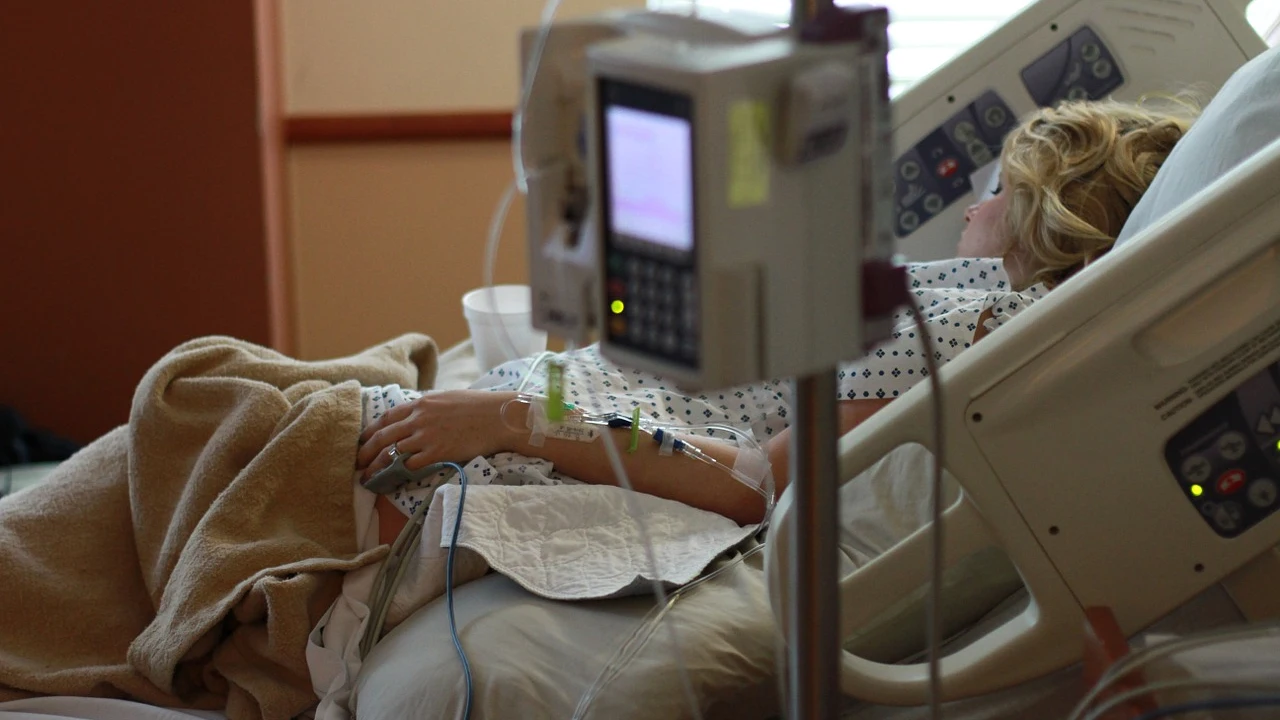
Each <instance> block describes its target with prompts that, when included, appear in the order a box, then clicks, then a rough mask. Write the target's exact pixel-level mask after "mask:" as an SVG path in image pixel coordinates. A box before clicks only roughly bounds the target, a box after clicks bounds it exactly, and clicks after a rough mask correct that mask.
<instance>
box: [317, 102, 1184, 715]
mask: <svg viewBox="0 0 1280 720" xmlns="http://www.w3.org/2000/svg"><path fill="white" fill-rule="evenodd" d="M1193 114H1194V113H1193V112H1192V111H1190V109H1189V108H1187V107H1184V106H1180V105H1177V104H1174V105H1172V106H1170V108H1168V109H1165V110H1163V111H1161V110H1154V109H1149V108H1144V107H1139V106H1134V105H1124V104H1118V103H1068V104H1064V105H1062V106H1059V107H1058V108H1055V109H1047V110H1042V111H1039V112H1037V113H1036V114H1035V115H1033V116H1032V117H1030V118H1028V120H1027V121H1026V122H1024V123H1023V124H1022V125H1021V126H1020V127H1019V128H1017V129H1016V130H1015V131H1014V132H1013V133H1011V134H1010V136H1009V137H1008V139H1007V140H1006V143H1005V147H1004V150H1003V153H1002V173H1001V186H1000V187H999V188H998V189H997V191H996V192H995V194H994V196H993V197H991V198H990V199H987V200H984V201H983V202H980V203H978V204H976V205H974V206H973V207H971V208H969V209H968V211H967V213H966V220H967V227H966V229H965V231H964V233H963V235H962V237H961V240H960V243H959V247H958V255H959V258H958V259H955V260H948V261H942V262H933V263H922V264H914V265H911V266H909V268H908V270H909V273H910V278H911V285H912V289H913V292H914V297H915V301H916V303H917V304H918V306H919V308H920V310H921V312H922V314H923V315H924V316H925V317H926V318H927V323H928V327H929V332H930V333H931V335H932V336H933V337H932V340H933V345H934V351H935V353H936V355H937V359H938V361H939V362H946V361H948V360H950V359H952V358H954V357H956V356H957V355H958V354H959V353H960V352H961V351H963V350H964V349H965V348H967V347H969V346H970V345H972V344H973V343H974V342H977V341H978V340H979V339H981V337H983V336H984V335H985V334H986V333H988V332H991V331H993V330H995V329H996V328H998V327H1000V326H1001V325H1002V324H1003V323H1005V322H1006V321H1008V320H1009V319H1010V318H1012V317H1013V316H1015V315H1017V314H1018V313H1019V312H1021V311H1022V310H1023V309H1025V308H1026V307H1027V306H1028V305H1030V304H1031V303H1033V302H1034V301H1035V300H1036V299H1038V298H1040V297H1042V296H1043V294H1044V293H1046V292H1048V291H1049V290H1050V289H1052V288H1053V287H1056V286H1057V285H1059V284H1061V283H1062V282H1064V281H1066V280H1067V279H1068V278H1070V277H1071V276H1072V275H1073V274H1074V273H1076V272H1077V271H1079V270H1080V269H1081V268H1083V267H1084V266H1086V265H1087V264H1089V263H1090V262H1092V261H1094V260H1096V259H1097V258H1099V257H1101V256H1102V255H1103V254H1105V253H1106V252H1107V251H1108V250H1109V249H1110V248H1111V245H1112V243H1114V241H1115V237H1116V235H1117V234H1118V233H1119V232H1120V229H1121V228H1122V227H1123V225H1124V223H1125V220H1126V219H1127V218H1128V215H1129V211H1130V210H1131V209H1132V208H1133V206H1134V205H1136V204H1137V202H1138V200H1139V199H1140V198H1141V197H1142V194H1143V192H1144V191H1145V189H1146V188H1147V186H1148V185H1149V184H1150V183H1151V181H1152V180H1153V179H1154V177H1155V175H1156V172H1157V171H1158V170H1159V168H1160V166H1161V164H1162V163H1163V161H1164V158H1166V157H1167V156H1168V154H1169V152H1170V151H1171V150H1172V149H1173V147H1174V145H1175V144H1176V143H1177V142H1178V141H1179V140H1180V139H1181V137H1182V135H1183V134H1184V133H1185V132H1186V130H1187V129H1188V127H1189V125H1190V122H1191V118H1192V116H1193ZM895 322H896V325H897V328H896V330H895V332H894V334H893V339H892V340H890V341H889V342H886V343H884V344H883V345H882V346H880V347H879V348H877V349H876V350H874V351H873V352H872V354H871V355H870V356H869V357H867V358H865V359H863V360H859V361H858V362H856V363H853V364H851V365H848V366H845V367H843V368H841V369H840V371H839V373H838V378H839V382H838V389H837V392H838V398H839V400H840V418H841V430H842V431H843V432H847V431H848V430H850V429H851V428H853V427H854V426H856V425H857V424H858V423H860V422H862V421H863V420H865V419H866V418H868V417H870V416H871V415H872V414H874V413H875V412H877V411H878V410H879V409H881V408H883V407H884V406H885V405H886V404H888V403H889V402H891V401H892V400H893V398H895V397H898V396H899V395H901V394H903V393H905V392H906V391H907V390H909V389H910V388H911V387H912V386H913V385H915V384H916V383H917V382H919V381H920V380H921V379H922V378H924V377H926V376H927V372H928V371H927V369H926V365H925V362H924V361H923V359H922V358H921V356H920V344H919V340H918V339H917V338H916V330H915V327H914V326H913V325H912V324H911V316H910V314H908V313H906V312H903V313H901V314H899V315H898V316H897V318H896V320H895ZM536 359H537V358H527V359H523V360H517V361H513V362H510V363H507V364H505V365H502V366H500V367H498V368H496V369H494V370H493V371H491V372H490V373H488V374H487V375H486V376H485V377H483V378H481V380H480V381H479V382H477V383H475V384H474V385H473V386H472V389H470V390H464V391H451V392H438V393H421V392H416V391H409V390H404V389H402V388H399V387H395V386H391V387H377V388H366V389H365V390H364V395H363V398H364V418H365V427H364V430H363V432H362V433H361V447H360V451H359V455H358V462H359V465H360V467H361V469H362V471H363V477H364V478H365V479H366V480H368V479H369V478H371V477H373V476H375V475H377V473H378V472H379V471H381V470H383V469H384V468H387V467H388V466H390V465H391V464H392V463H393V462H394V461H395V459H396V458H397V457H399V458H400V459H401V461H402V462H403V463H404V466H405V467H406V468H407V469H409V470H411V471H412V470H418V469H421V468H426V467H428V466H430V465H432V464H434V463H437V462H442V461H450V460H452V461H460V460H466V459H467V458H472V460H471V461H470V464H469V466H468V474H469V475H473V476H482V477H484V478H485V482H487V483H497V484H503V485H559V484H579V483H590V484H606V485H611V484H615V483H616V482H617V479H616V476H615V473H614V471H613V469H612V467H611V465H610V459H609V456H608V455H607V454H606V452H605V451H604V450H603V449H602V448H600V447H597V446H595V444H594V443H590V444H584V443H581V442H577V441H574V440H561V439H555V438H551V437H548V438H545V440H543V441H542V442H541V444H537V445H535V444H534V442H533V441H532V440H531V433H530V430H529V429H528V423H527V422H526V421H527V417H526V413H527V412H529V411H530V408H531V406H530V405H529V404H525V403H520V402H517V398H518V396H519V395H520V392H521V391H524V392H528V393H532V394H540V393H543V392H544V391H545V388H544V379H545V374H544V373H543V372H541V369H543V368H545V367H546V365H545V364H543V365H541V366H539V368H537V369H534V370H533V372H532V373H531V372H530V370H531V367H532V366H533V365H535V361H536ZM558 359H559V360H560V361H561V362H562V363H563V364H564V367H565V369H564V381H563V382H564V390H565V399H566V400H567V401H569V402H571V403H573V404H575V405H577V406H578V407H579V408H581V409H583V410H585V411H586V412H589V413H593V414H610V413H616V414H617V415H619V416H622V417H629V416H631V415H632V413H633V412H635V411H637V410H638V411H639V413H640V415H641V417H643V418H645V419H647V420H651V421H653V422H654V423H657V424H663V425H668V426H678V427H682V428H684V429H685V433H684V434H683V436H682V437H683V439H685V440H687V441H689V442H691V443H692V444H694V445H696V446H697V447H698V448H699V449H701V450H702V451H703V452H706V453H707V454H709V455H711V456H712V457H713V458H715V459H716V460H717V461H718V462H719V463H720V465H722V466H723V467H734V466H735V464H736V463H738V462H739V460H738V457H737V455H738V453H739V452H740V451H741V450H740V449H739V447H738V446H737V445H735V444H734V443H732V442H730V441H729V440H728V439H727V438H724V433H723V431H718V430H715V429H698V428H697V426H699V425H708V424H712V423H716V424H721V425H730V426H735V427H737V428H740V429H742V430H749V431H750V433H751V435H752V436H753V437H754V438H756V439H758V440H759V442H761V443H762V444H763V450H764V451H765V453H766V455H767V461H768V462H767V464H765V467H764V468H763V469H764V470H769V471H770V472H771V479H772V482H773V490H774V492H775V493H780V492H781V491H782V489H784V488H785V487H786V484H787V481H788V477H787V473H788V462H787V454H788V450H789V434H790V431H789V429H788V425H789V418H788V410H789V408H790V407H791V406H792V403H791V397H790V386H789V384H787V383H783V382H779V381H769V382H761V383H757V384H754V385H750V386H746V387H740V388H733V389H729V390H724V391H715V392H711V393H707V394H701V395H685V394H683V393H681V392H679V391H678V390H677V389H676V388H675V387H672V386H671V385H670V384H669V383H668V382H667V381H665V380H664V379H663V378H662V377H659V376H655V375H652V374H649V373H645V372H639V371H634V370H627V369H624V368H619V367H617V366H614V365H612V364H611V363H609V362H608V361H606V360H605V359H603V358H602V357H601V355H600V353H599V351H598V347H597V346H594V345H593V346H589V347H586V348H583V349H581V350H577V351H574V352H570V353H565V354H563V355H561V356H559V358H558ZM717 433H719V435H717ZM607 441H612V442H615V443H616V444H617V445H618V447H619V449H623V448H626V446H627V445H628V444H629V442H630V436H629V433H628V432H627V431H626V430H615V431H614V434H613V436H612V437H611V438H608V439H607ZM620 457H621V458H622V460H623V465H624V467H625V470H626V473H627V475H628V478H629V481H630V483H631V485H632V487H633V488H634V489H636V490H637V491H639V492H643V493H647V494H650V495H655V496H658V497H662V498H666V499H669V500H676V501H679V502H681V503H684V504H686V505H690V506H693V507H696V508H700V509H703V510H708V511H711V512H714V513H718V514H720V515H723V516H725V517H727V518H729V519H731V520H733V521H735V522H736V523H739V524H742V525H750V524H754V523H758V522H760V521H761V520H762V519H763V515H764V513H765V511H766V507H767V501H766V498H765V497H762V495H761V493H760V492H759V489H760V488H759V487H749V486H748V485H747V484H745V483H744V482H742V481H741V478H735V477H734V476H732V475H730V474H729V473H727V472H725V471H724V469H723V467H721V468H718V467H716V466H713V465H709V464H706V463H701V462H691V461H689V460H687V459H682V458H680V457H678V456H677V457H665V456H664V455H663V453H662V452H661V450H660V448H659V447H658V446H657V445H656V444H654V443H648V442H646V443H642V444H641V445H640V446H639V447H638V448H637V451H636V452H634V453H626V452H622V453H620ZM450 475H451V471H442V472H440V473H438V474H435V475H432V476H430V477H428V478H425V479H424V480H422V481H421V482H417V483H414V484H411V485H410V486H408V487H406V488H403V489H401V490H398V491H396V492H393V493H390V494H389V495H385V496H379V497H377V498H376V499H374V501H373V502H372V503H370V502H368V501H367V500H366V501H365V502H364V503H362V504H360V505H361V506H362V507H370V506H372V509H371V510H370V513H371V514H375V515H376V516H377V524H378V528H379V541H380V542H382V543H391V542H393V541H394V540H395V539H396V537H397V536H398V535H399V534H400V532H401V530H402V529H403V528H404V526H405V523H406V520H407V518H408V517H409V516H410V515H412V514H413V512H414V510H416V509H418V508H419V507H420V506H421V504H422V503H425V502H429V501H430V499H431V497H432V495H433V494H434V492H435V489H436V487H438V485H439V484H440V483H442V482H444V481H446V480H447V479H448V478H449V476H450ZM468 577H469V576H467V575H465V574H464V576H463V578H461V579H462V580H466V579H468ZM361 591H363V588H361ZM439 591H440V590H439V585H438V584H436V583H433V584H431V586H430V589H429V590H428V589H427V588H426V587H425V586H419V587H418V588H416V589H415V588H413V587H405V588H403V589H402V590H401V591H400V592H398V593H397V595H396V597H395V600H394V601H393V602H392V604H391V610H390V612H389V615H388V624H389V625H394V624H396V623H397V622H398V621H399V620H401V619H403V618H404V617H406V616H407V615H408V614H409V613H410V612H412V611H413V610H414V609H416V608H418V607H420V606H421V605H423V604H424V603H425V602H427V601H429V600H431V599H432V598H433V597H434V596H435V595H437V594H438V593H439ZM353 594H358V593H353ZM362 613H363V609H359V610H356V611H344V610H342V609H338V610H337V612H335V616H343V615H345V616H346V618H345V620H340V621H339V622H336V623H332V624H331V625H330V627H332V628H334V630H332V631H330V632H328V633H327V634H326V635H325V636H322V637H317V638H315V639H316V641H317V642H318V643H319V644H323V645H325V646H326V647H328V648H332V649H336V648H341V647H349V646H350V640H349V638H345V637H341V633H340V632H339V631H338V630H337V628H353V627H356V626H357V625H358V623H357V622H356V621H355V616H356V615H360V614H362ZM315 650H316V652H314V653H313V654H314V655H316V656H318V655H319V654H320V653H319V651H318V649H315ZM330 665H331V668H332V669H331V671H330V673H329V674H327V675H320V674H313V677H315V679H316V681H317V685H318V686H323V685H324V684H326V683H329V684H330V685H332V684H333V682H334V681H333V678H334V677H335V676H336V675H335V673H336V674H341V673H340V672H339V671H338V670H337V662H336V659H335V660H334V661H332V662H331V663H330ZM347 674H348V675H353V674H354V668H351V669H348V671H347ZM339 684H340V683H339ZM343 692H344V691H343V690H341V689H339V690H337V691H336V694H338V695H341V694H342V693H343Z"/></svg>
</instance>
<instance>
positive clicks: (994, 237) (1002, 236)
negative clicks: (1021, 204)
mask: <svg viewBox="0 0 1280 720" xmlns="http://www.w3.org/2000/svg"><path fill="white" fill-rule="evenodd" d="M1008 209H1009V195H1008V193H1004V192H997V193H996V194H995V195H994V196H993V197H991V198H989V199H987V200H983V201H982V202H980V203H978V204H976V205H970V206H969V209H967V210H965V211H964V224H965V226H964V232H963V233H962V234H961V235H960V246H959V247H957V248H956V256H957V257H962V258H988V257H1003V256H1004V254H1005V253H1006V252H1007V251H1008V250H1009V229H1008V226H1006V225H1005V222H1004V216H1005V213H1006V212H1007V211H1008Z"/></svg>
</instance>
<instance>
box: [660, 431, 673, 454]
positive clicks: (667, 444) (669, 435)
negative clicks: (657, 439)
mask: <svg viewBox="0 0 1280 720" xmlns="http://www.w3.org/2000/svg"><path fill="white" fill-rule="evenodd" d="M675 449H676V434H675V433H673V432H671V431H666V432H664V433H662V445H661V446H660V447H659V448H658V454H659V455H663V456H667V455H672V454H674V453H675Z"/></svg>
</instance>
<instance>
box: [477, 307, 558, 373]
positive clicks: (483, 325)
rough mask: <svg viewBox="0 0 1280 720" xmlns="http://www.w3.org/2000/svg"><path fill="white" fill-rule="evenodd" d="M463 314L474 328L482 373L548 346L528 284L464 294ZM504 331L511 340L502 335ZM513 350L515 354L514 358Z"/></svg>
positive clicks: (540, 350)
mask: <svg viewBox="0 0 1280 720" xmlns="http://www.w3.org/2000/svg"><path fill="white" fill-rule="evenodd" d="M495 301H496V307H495V305H494V303H495ZM462 314H463V315H464V316H466V318H467V326H468V327H469V328H470V329H471V343H472V345H473V346H474V347H475V351H476V360H477V361H478V362H479V363H480V372H482V373H485V372H489V371H490V370H492V369H494V368H495V367H497V366H499V365H501V364H502V363H504V362H508V361H510V360H516V359H518V358H522V357H528V356H530V355H534V354H537V353H540V352H542V351H543V350H546V349H547V334H546V333H545V332H542V331H541V330H535V329H534V327H533V313H532V302H531V291H530V289H529V286H528V285H495V286H493V287H492V288H488V287H483V288H478V289H476V290H472V291H470V292H468V293H467V294H465V295H463V296H462ZM504 330H505V332H506V335H507V337H509V338H510V342H509V343H508V342H507V341H506V340H505V339H504V338H503V336H502V333H503V332H504ZM513 346H514V347H513ZM512 349H514V351H515V353H516V354H515V356H514V357H512V356H511V350H512Z"/></svg>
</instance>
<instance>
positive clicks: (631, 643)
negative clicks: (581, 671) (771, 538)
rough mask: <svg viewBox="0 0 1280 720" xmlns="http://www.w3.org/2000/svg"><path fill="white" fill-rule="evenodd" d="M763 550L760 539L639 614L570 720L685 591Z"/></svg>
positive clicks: (579, 717) (583, 714)
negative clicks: (633, 626)
mask: <svg viewBox="0 0 1280 720" xmlns="http://www.w3.org/2000/svg"><path fill="white" fill-rule="evenodd" d="M763 550H764V544H763V543H761V544H758V545H756V546H755V547H752V548H751V549H750V550H747V551H746V552H743V553H740V554H739V555H738V557H735V558H733V559H732V560H729V561H728V562H727V563H725V564H724V565H721V566H720V567H718V568H716V569H715V570H712V571H711V572H709V573H707V574H705V575H702V576H700V577H698V578H695V579H694V580H691V581H689V582H688V583H686V584H684V585H682V586H680V587H679V588H677V589H676V590H675V591H674V592H672V593H671V595H669V596H668V597H667V604H666V605H655V606H654V607H653V608H652V609H651V610H649V612H648V613H646V614H645V616H644V617H643V618H641V620H640V625H639V626H637V627H636V630H635V631H634V632H633V633H632V634H631V636H630V637H628V638H627V639H626V640H625V641H623V643H622V644H621V645H619V647H618V649H617V650H616V651H615V652H614V654H613V657H612V658H610V659H609V662H608V663H606V664H605V666H604V669H602V670H601V671H600V674H599V675H597V676H596V679H595V682H593V683H592V684H591V687H589V688H587V691H586V692H585V693H583V695H582V697H581V698H580V699H579V700H578V707H577V708H576V709H575V710H574V713H573V718H572V720H583V718H585V717H586V713H587V712H588V711H589V710H590V709H591V703H593V702H594V701H595V698H596V695H598V694H599V692H600V691H601V690H602V689H604V687H605V686H606V685H608V684H609V683H610V682H613V680H614V678H616V677H617V676H618V674H619V673H620V672H622V669H623V668H624V667H625V666H626V664H627V662H628V661H629V660H630V658H632V657H635V654H636V653H637V652H639V651H640V650H641V649H642V648H641V646H640V643H641V642H642V641H644V640H647V639H648V638H649V637H651V636H652V633H653V629H654V627H655V626H656V625H657V624H658V623H660V622H662V621H663V620H664V619H665V618H666V616H667V613H668V611H670V610H671V609H673V608H674V607H675V604H676V603H677V602H678V601H680V600H681V599H683V598H684V596H685V595H688V594H689V593H691V592H693V591H694V590H696V589H698V588H699V587H701V586H702V585H703V584H705V583H707V582H710V581H712V580H714V579H716V578H718V577H720V576H721V575H723V574H724V573H726V572H728V571H729V570H732V569H734V568H736V567H737V566H738V565H741V564H742V563H744V562H746V561H747V560H749V559H750V558H752V557H753V556H755V555H758V554H759V553H760V552H762V551H763Z"/></svg>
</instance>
